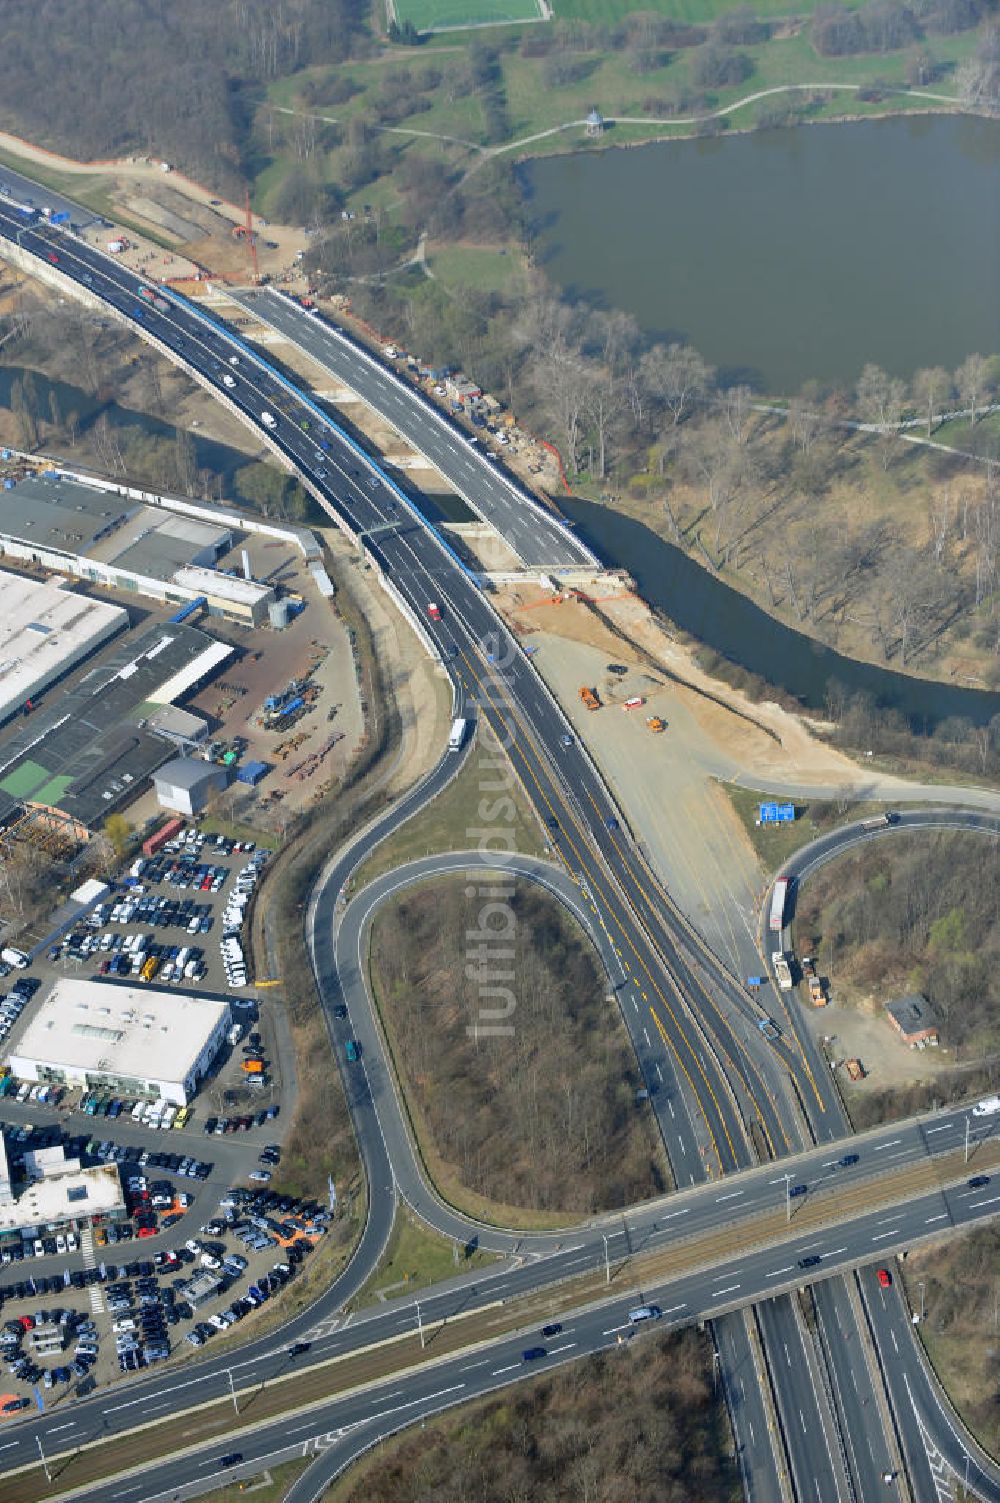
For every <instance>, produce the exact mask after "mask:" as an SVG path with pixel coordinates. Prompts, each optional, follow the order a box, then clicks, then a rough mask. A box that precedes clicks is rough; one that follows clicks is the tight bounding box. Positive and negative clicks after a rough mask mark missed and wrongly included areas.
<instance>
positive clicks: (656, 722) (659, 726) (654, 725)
mask: <svg viewBox="0 0 1000 1503" xmlns="http://www.w3.org/2000/svg"><path fill="white" fill-rule="evenodd" d="M646 724H647V726H648V727H649V729H650V730H651V731H655V732H656V734H657V735H659V733H660V732H661V731H665V730H666V728H667V722H666V721H665V720H661V719H660V717H659V715H650V716H649V718H648V720H647V721H646Z"/></svg>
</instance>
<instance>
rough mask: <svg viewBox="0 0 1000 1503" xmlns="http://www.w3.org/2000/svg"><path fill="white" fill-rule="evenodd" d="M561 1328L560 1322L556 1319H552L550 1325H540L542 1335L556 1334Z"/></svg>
mask: <svg viewBox="0 0 1000 1503" xmlns="http://www.w3.org/2000/svg"><path fill="white" fill-rule="evenodd" d="M561 1330H562V1326H561V1325H560V1323H559V1322H558V1321H554V1322H553V1323H552V1325H549V1326H542V1335H543V1336H558V1335H559V1333H560V1331H561Z"/></svg>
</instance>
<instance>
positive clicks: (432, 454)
mask: <svg viewBox="0 0 1000 1503" xmlns="http://www.w3.org/2000/svg"><path fill="white" fill-rule="evenodd" d="M238 300H239V301H241V302H242V303H243V304H244V305H245V306H246V308H247V309H248V310H249V311H251V312H252V313H253V314H254V316H255V317H257V318H259V319H261V321H262V322H264V323H266V324H270V326H271V327H272V328H273V329H277V330H278V332H279V333H281V334H283V335H284V336H285V338H286V339H289V340H291V341H292V342H293V343H294V344H297V345H298V347H299V348H300V349H301V350H303V351H304V352H305V353H306V354H307V355H309V356H311V357H312V359H314V360H316V361H318V362H319V364H320V365H321V366H323V367H324V368H325V369H326V370H328V371H329V372H330V374H331V376H334V377H335V378H336V379H337V380H339V381H341V382H343V384H344V385H345V386H348V387H350V389H351V391H353V392H356V393H357V395H358V396H359V397H361V399H362V400H363V401H364V402H366V403H367V405H368V406H369V407H371V408H372V409H373V411H375V412H377V413H379V415H380V416H381V417H382V418H384V419H385V421H386V422H387V423H389V424H390V425H391V426H392V427H393V428H395V430H396V432H397V433H399V434H400V435H401V436H402V437H403V438H405V439H406V440H407V442H408V443H410V444H412V445H413V447H414V448H415V449H417V450H418V451H419V452H420V453H421V454H424V455H426V457H427V458H428V459H429V460H430V461H431V463H432V464H433V465H434V467H435V468H436V469H437V470H438V472H439V473H440V474H441V475H443V476H444V478H445V480H447V482H448V484H449V485H450V486H452V488H453V489H454V490H455V491H456V492H457V493H458V495H460V496H461V497H462V499H463V500H464V501H465V502H467V504H468V505H469V506H470V507H471V508H472V510H473V511H474V512H475V513H476V514H477V516H479V517H480V518H481V519H482V520H483V521H484V522H489V523H490V525H491V526H493V527H495V528H496V530H497V531H498V532H499V533H500V534H501V536H502V537H503V538H504V540H505V542H507V543H508V544H509V545H510V546H511V547H512V548H513V549H514V551H515V552H516V553H517V555H518V557H519V558H520V559H521V560H522V561H523V563H525V564H526V565H527V566H529V567H533V568H543V569H546V570H552V571H555V572H556V573H558V571H559V569H560V568H581V567H582V568H588V567H593V566H594V565H595V564H596V563H597V560H596V558H595V556H594V554H593V553H591V551H590V549H589V548H587V547H586V545H585V544H584V543H582V542H581V541H580V540H579V538H577V537H575V536H574V534H573V533H572V531H570V530H569V528H570V524H569V523H568V522H567V521H566V520H565V518H562V517H560V516H558V515H557V514H555V513H553V512H552V511H551V510H549V509H548V508H547V507H545V506H543V505H542V503H541V502H540V501H539V500H538V497H537V496H534V495H532V493H531V492H530V491H529V490H528V489H527V488H526V487H525V486H523V485H522V484H521V483H520V481H519V480H517V479H516V477H514V476H513V475H511V474H510V472H509V471H508V470H507V469H506V468H505V467H504V464H503V461H502V460H501V459H499V458H488V457H487V454H488V453H489V451H484V447H483V446H482V445H480V444H479V443H478V442H476V441H472V440H471V437H470V435H469V434H468V433H466V431H465V430H464V429H463V428H461V427H460V426H459V425H458V424H457V423H453V422H452V421H451V420H450V419H449V418H448V417H447V416H446V415H445V414H444V413H442V412H441V410H440V408H439V407H438V406H437V405H436V403H434V402H433V401H431V399H430V398H429V397H428V396H426V395H425V393H424V392H423V391H421V390H420V389H419V388H417V387H415V386H413V385H412V384H411V383H410V382H409V381H407V380H406V379H405V378H404V377H402V376H400V375H399V374H398V373H397V372H396V371H395V370H394V369H393V367H392V366H391V365H389V364H384V363H383V362H382V361H381V360H379V359H377V358H376V356H374V355H373V354H372V353H371V352H370V351H369V350H368V349H367V347H366V346H365V345H362V344H360V343H359V342H357V341H356V340H354V339H352V338H351V336H350V335H349V334H347V333H346V332H345V331H344V330H343V329H340V328H337V327H336V326H335V325H333V324H331V323H328V322H327V321H325V320H320V319H318V318H315V317H312V316H311V315H310V314H309V313H308V312H307V311H306V310H305V309H304V308H303V307H301V305H300V304H299V303H298V302H297V301H296V300H295V299H293V298H291V297H290V296H286V295H284V294H283V293H281V292H278V291H276V290H274V289H272V288H268V289H266V290H264V291H260V292H258V291H251V292H245V293H242V294H239V295H238Z"/></svg>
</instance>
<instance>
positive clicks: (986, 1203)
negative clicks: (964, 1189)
mask: <svg viewBox="0 0 1000 1503" xmlns="http://www.w3.org/2000/svg"><path fill="white" fill-rule="evenodd" d="M998 1200H1000V1195H994V1196H992V1197H991V1198H990V1199H989V1200H971V1201H970V1202H969V1210H970V1211H977V1210H978V1209H979V1207H980V1206H995V1205H996V1203H997V1201H998Z"/></svg>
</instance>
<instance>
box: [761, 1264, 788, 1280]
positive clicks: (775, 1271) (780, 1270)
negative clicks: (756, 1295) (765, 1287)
mask: <svg viewBox="0 0 1000 1503" xmlns="http://www.w3.org/2000/svg"><path fill="white" fill-rule="evenodd" d="M794 1267H795V1264H794V1263H789V1265H788V1267H787V1268H772V1269H771V1272H770V1273H767V1274H765V1275H764V1277H765V1278H768V1279H776V1278H777V1277H778V1274H779V1273H791V1271H792V1269H793V1268H794Z"/></svg>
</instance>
